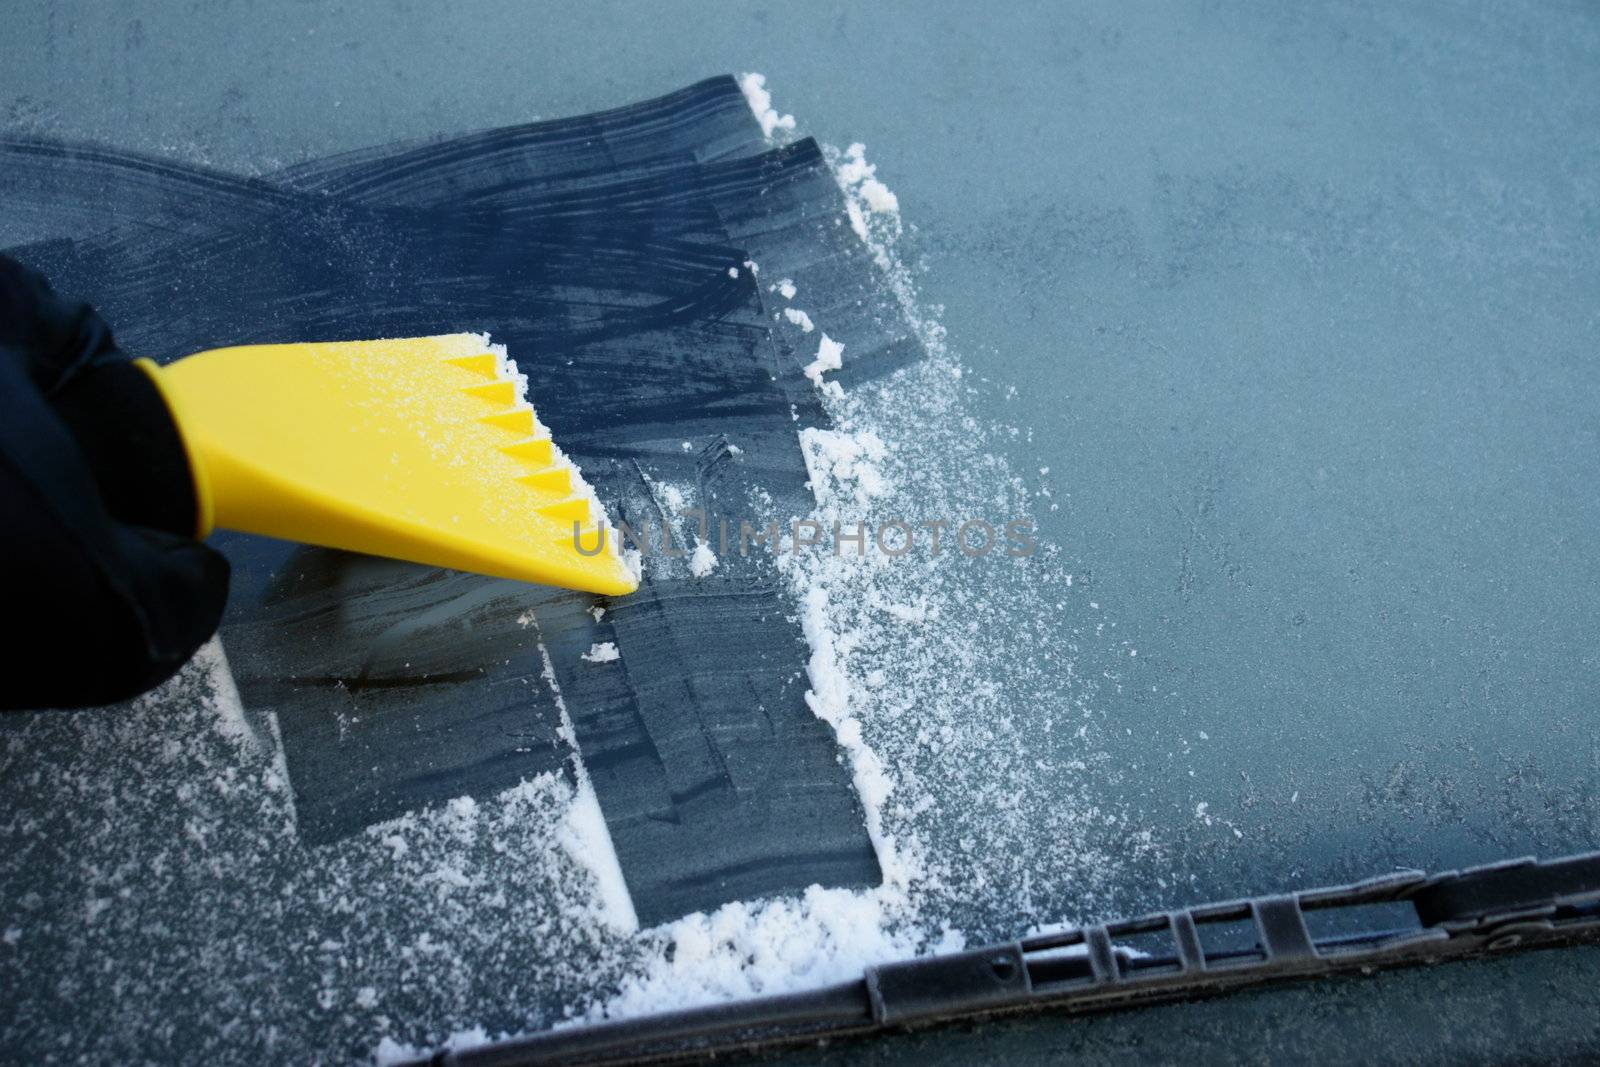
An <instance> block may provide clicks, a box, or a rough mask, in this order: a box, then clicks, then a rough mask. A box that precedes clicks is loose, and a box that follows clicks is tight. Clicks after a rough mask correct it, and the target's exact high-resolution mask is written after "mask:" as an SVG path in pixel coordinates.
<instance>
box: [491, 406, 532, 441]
mask: <svg viewBox="0 0 1600 1067" xmlns="http://www.w3.org/2000/svg"><path fill="white" fill-rule="evenodd" d="M479 421H480V422H484V423H487V424H488V425H490V426H497V427H499V428H500V429H502V430H509V431H510V432H512V433H514V434H516V435H517V436H519V437H532V436H533V409H532V408H517V409H516V410H514V411H498V412H495V413H494V414H493V415H485V416H483V418H481V419H480V420H479Z"/></svg>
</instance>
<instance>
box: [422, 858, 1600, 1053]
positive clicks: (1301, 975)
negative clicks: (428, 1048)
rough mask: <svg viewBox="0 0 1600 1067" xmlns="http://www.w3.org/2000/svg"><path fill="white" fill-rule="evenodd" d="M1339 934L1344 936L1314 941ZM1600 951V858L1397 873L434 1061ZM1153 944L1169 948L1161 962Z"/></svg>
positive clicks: (765, 1035)
mask: <svg viewBox="0 0 1600 1067" xmlns="http://www.w3.org/2000/svg"><path fill="white" fill-rule="evenodd" d="M1374 905H1378V906H1384V907H1383V908H1381V909H1380V910H1383V912H1384V921H1383V922H1382V923H1381V924H1378V925H1375V926H1374V927H1373V928H1371V929H1363V928H1361V920H1362V919H1363V918H1364V917H1365V915H1366V914H1368V913H1370V911H1371V910H1372V908H1373V906H1374ZM1363 909H1366V910H1365V911H1363ZM1396 914H1399V916H1400V917H1401V920H1402V921H1401V922H1400V923H1398V924H1396V923H1395V921H1394V917H1395V915H1396ZM1352 923H1354V924H1355V928H1354V929H1352V928H1351V926H1352ZM1330 928H1338V929H1334V930H1332V932H1328V933H1320V934H1317V935H1313V933H1312V931H1313V930H1314V929H1315V930H1327V929H1330ZM1223 933H1232V934H1234V939H1233V943H1226V942H1224V941H1219V940H1218V935H1220V934H1223ZM1594 941H1600V852H1591V853H1585V854H1582V855H1576V856H1567V857H1563V858H1561V859H1555V860H1547V861H1545V862H1542V863H1541V862H1539V861H1537V860H1534V859H1532V858H1523V859H1515V860H1508V861H1505V862H1501V863H1494V864H1488V865H1486V866H1481V867H1471V868H1467V869H1465V870H1460V871H1447V872H1444V873H1442V874H1435V875H1428V874H1425V873H1424V872H1422V871H1397V872H1394V873H1392V874H1385V875H1380V876H1378V877H1375V878H1370V879H1367V880H1366V881H1362V882H1356V883H1352V884H1349V885H1342V886H1333V887H1329V888H1322V889H1310V890H1302V891H1299V892H1294V893H1287V894H1282V895H1276V896H1263V897H1253V898H1248V899H1243V900H1234V901H1228V902H1225V903H1220V904H1205V905H1201V906H1198V907H1193V908H1184V909H1180V910H1177V911H1168V912H1160V913H1156V914H1153V915H1146V916H1143V917H1141V918H1137V919H1127V920H1119V921H1116V922H1110V923H1097V924H1091V925H1088V926H1082V927H1077V928H1074V929H1069V930H1062V931H1060V932H1057V933H1049V934H1041V935H1036V936H1032V937H1027V938H1023V939H1020V940H1017V941H1011V942H1006V943H1002V944H996V945H990V946H988V947H986V948H979V949H973V950H970V951H965V952H958V953H953V954H950V955H944V956H930V957H922V958H918V959H911V960H905V961H903V962H899V963H890V964H884V965H882V966H878V967H872V968H869V969H868V970H867V972H866V973H865V974H864V975H863V976H862V977H861V978H860V979H858V980H855V981H851V982H842V983H839V984H837V985H831V986H826V987H823V988H821V989H815V990H810V991H807V992H803V993H792V994H786V995H783V996H774V997H762V998H756V999H750V1000H742V1001H734V1002H731V1003H727V1004H718V1005H714V1006H710V1007H704V1008H694V1009H689V1010H686V1011H675V1012H665V1013H662V1014H659V1015H650V1016H643V1017H640V1018H636V1019H627V1020H622V1021H618V1022H609V1023H600V1024H597V1025H593V1026H584V1027H572V1028H570V1029H562V1030H556V1031H550V1032H546V1033H540V1034H534V1035H530V1036H526V1037H519V1038H514V1039H510V1040H505V1041H500V1042H496V1043H492V1044H488V1045H483V1046H480V1047H478V1048H474V1049H464V1050H461V1051H456V1052H450V1051H441V1052H439V1053H437V1054H435V1055H434V1056H433V1057H432V1059H431V1060H428V1061H423V1062H431V1063H434V1064H439V1065H446V1064H448V1065H452V1067H513V1065H516V1067H524V1065H543V1064H557V1063H561V1064H572V1063H584V1064H608V1065H609V1064H632V1063H659V1062H672V1061H678V1060H686V1059H696V1058H700V1057H704V1056H707V1055H711V1054H723V1055H726V1054H728V1053H731V1052H740V1051H753V1050H755V1049H759V1048H767V1047H771V1046H777V1045H794V1044H805V1043H809V1042H815V1041H821V1040H832V1039H837V1038H842V1037H852V1036H863V1035H867V1034H873V1033H879V1032H884V1031H893V1030H902V1029H915V1028H921V1027H926V1026H933V1025H938V1024H941V1023H945V1022H950V1021H953V1020H958V1019H960V1020H966V1019H975V1018H983V1017H992V1016H999V1015H1014V1014H1021V1013H1026V1012H1036V1011H1045V1010H1052V1011H1064V1012H1069V1013H1086V1012H1093V1011H1105V1010H1109V1009H1112V1008H1122V1007H1128V1006H1131V1005H1142V1004H1152V1003H1159V1002H1162V1001H1171V1000H1181V999H1188V998H1192V997H1198V996H1208V995H1215V994H1219V993H1224V992H1229V991H1232V990H1235V989H1242V988H1247V987H1250V986H1258V985H1263V984H1267V983H1274V982H1285V981H1295V980H1302V979H1307V978H1320V977H1325V976H1329V975H1338V974H1348V973H1361V974H1370V973H1372V972H1374V971H1376V970H1378V969H1382V968H1389V967H1402V966H1408V965H1414V964H1420V963H1436V962H1441V961H1445V960H1458V959H1468V958H1471V957H1473V956H1480V955H1484V954H1486V953H1491V952H1501V951H1506V950H1516V949H1529V948H1548V947H1556V946H1559V945H1569V944H1577V943H1582V942H1594ZM1153 942H1154V943H1159V944H1162V945H1165V946H1167V947H1166V949H1165V950H1164V951H1147V950H1146V949H1147V948H1148V946H1149V945H1150V944H1152V943H1153Z"/></svg>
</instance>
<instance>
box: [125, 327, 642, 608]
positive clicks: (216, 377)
mask: <svg viewBox="0 0 1600 1067" xmlns="http://www.w3.org/2000/svg"><path fill="white" fill-rule="evenodd" d="M139 365H140V367H141V368H142V369H143V370H144V371H145V372H146V373H148V374H149V375H150V377H151V378H152V379H153V380H154V381H155V383H156V385H157V387H158V388H159V389H160V391H161V393H162V396H163V397H164V398H165V400H166V402H167V406H168V408H169V409H170V410H171V412H172V415H173V420H174V422H176V423H177V425H178V429H179V432H180V434H181V435H182V437H183V441H184V446H185V448H186V449H187V451H188V455H189V465H190V469H191V471H192V472H193V474H194V479H195V485H196V495H197V497H198V500H199V504H200V506H199V509H198V510H199V513H200V526H201V529H200V531H199V533H200V535H201V536H204V535H205V534H207V533H208V532H210V530H211V529H212V527H213V526H219V527H223V528H226V529H231V530H239V531H243V532H246V533H257V534H265V535H267V536H271V537H281V538H285V539H288V540H295V541H304V542H307V543H310V544H317V545H324V546H327V547H330V548H343V549H349V550H351V551H356V552H365V553H369V554H371V555H380V556H391V557H394V558H396V559H404V560H411V561H413V562H416V563H426V564H431V565H435V566H440V567H450V568H453V569H456V570H464V571H472V572H475V573H480V574H487V575H493V576H495V577H501V578H513V579H518V580H521V581H527V582H536V583H539V584H543V585H557V586H563V587H566V588H570V589H583V590H587V591H589V592H594V593H605V594H612V595H620V594H624V593H631V592H632V591H633V590H634V589H635V588H636V587H637V586H638V579H637V577H636V576H635V575H634V574H633V573H632V572H631V571H630V570H629V568H628V567H627V566H626V564H625V563H624V561H623V559H622V558H621V556H620V555H619V553H618V551H617V544H616V537H615V536H614V535H613V533H612V531H611V530H610V529H609V527H608V525H607V522H606V518H605V512H604V510H603V509H602V507H601V506H600V504H599V502H598V501H597V499H596V498H595V495H594V492H593V490H591V489H590V488H589V486H588V485H587V484H586V483H585V482H584V480H583V478H582V476H581V475H580V474H579V472H578V469H577V467H576V466H574V465H573V464H572V463H571V462H570V461H568V460H567V459H566V457H565V456H564V455H563V454H562V452H561V450H560V448H559V447H558V446H557V445H556V444H555V443H554V442H553V441H552V440H551V438H550V433H549V431H548V430H547V429H546V428H545V426H544V424H543V423H541V422H540V420H539V418H538V416H537V415H536V414H535V413H534V410H533V408H532V406H530V405H529V403H528V402H527V400H526V399H525V398H524V392H525V385H526V380H525V379H524V378H522V377H521V376H520V375H519V374H517V372H516V369H515V365H514V364H512V363H511V362H510V361H509V360H507V359H506V357H505V353H504V350H503V349H499V348H497V347H495V346H491V345H489V344H488V341H487V338H485V337H484V336H482V335H480V334H467V333H462V334H449V335H444V336H439V337H412V338H401V339H393V340H380V341H336V342H328V343H316V344H278V345H249V346H244V347H238V348H219V349H214V350H211V351H208V352H200V353H197V354H195V355H192V356H187V357H185V358H183V359H179V360H177V361H175V362H173V363H169V364H167V365H166V366H160V367H158V366H157V365H156V364H155V363H153V362H150V361H148V360H141V361H139Z"/></svg>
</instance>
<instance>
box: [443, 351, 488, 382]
mask: <svg viewBox="0 0 1600 1067" xmlns="http://www.w3.org/2000/svg"><path fill="white" fill-rule="evenodd" d="M445 362H446V363H448V364H450V365H451V366H452V367H460V368H461V369H462V370H465V371H471V372H472V373H473V374H477V375H481V376H482V377H485V378H498V377H500V359H499V357H498V356H496V355H494V354H493V353H491V352H485V353H484V354H482V355H479V356H457V357H456V358H455V359H447V360H445Z"/></svg>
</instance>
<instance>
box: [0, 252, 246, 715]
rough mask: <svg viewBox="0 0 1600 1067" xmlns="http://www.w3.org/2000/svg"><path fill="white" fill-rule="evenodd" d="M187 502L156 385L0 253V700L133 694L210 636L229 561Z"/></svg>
mask: <svg viewBox="0 0 1600 1067" xmlns="http://www.w3.org/2000/svg"><path fill="white" fill-rule="evenodd" d="M196 507H197V505H196V500H195V493H194V483H193V480H192V478H191V475H190V472H189V462H188V458H187V456H186V455H185V453H184V449H183V441H182V438H181V437H179V435H178V431H177V428H176V426H174V424H173V422H172V419H171V417H170V416H169V415H168V414H167V408H166V404H165V403H164V402H163V401H162V399H161V396H160V394H159V393H158V392H157V391H156V388H155V385H154V383H152V382H151V381H150V380H149V379H148V378H147V377H145V375H144V373H143V372H142V371H140V370H139V369H138V368H137V367H135V366H133V364H132V363H131V361H130V360H129V357H128V356H127V355H125V354H124V353H123V352H122V351H121V350H120V349H118V348H117V346H116V342H115V341H113V340H112V337H111V331H110V330H109V329H108V328H107V327H106V324H105V323H104V322H103V321H102V320H101V319H100V317H99V316H98V315H96V314H95V312H94V310H93V309H92V308H90V307H88V306H87V305H84V304H73V303H69V302H67V301H64V300H62V299H61V298H60V297H58V296H57V295H56V294H55V293H54V292H53V291H52V290H51V288H50V285H49V283H48V282H46V281H45V280H44V278H43V277H42V276H41V275H39V274H38V273H37V272H35V271H33V270H30V269H29V268H27V267H25V266H23V265H22V264H20V263H18V262H16V261H15V260H12V259H9V258H7V257H5V256H0V511H3V514H4V524H3V526H0V575H3V579H0V588H3V589H4V604H5V608H6V613H7V626H6V633H5V635H4V636H3V637H0V707H4V708H41V707H86V706H91V705H96V704H108V703H112V702H114V701H118V700H125V699H127V698H129V697H133V696H137V695H138V694H140V693H143V692H144V691H145V690H147V689H150V688H152V687H154V686H156V685H159V684H160V683H161V682H163V681H165V680H166V679H167V678H169V677H171V676H172V675H173V674H174V673H175V672H176V671H177V669H178V668H179V667H181V666H182V665H183V664H184V662H185V661H187V660H188V658H189V657H190V656H191V655H192V654H193V653H194V651H195V649H197V648H199V647H200V645H201V644H203V643H204V642H205V641H206V639H207V638H209V637H210V636H211V635H212V634H213V633H214V632H216V628H217V623H218V622H219V621H220V620H221V618H222V609H223V605H224V603H225V602H226V599H227V591H228V561H227V560H226V559H224V558H223V557H222V555H221V554H220V553H218V552H216V551H214V550H212V549H210V548H208V547H206V546H205V545H203V544H201V543H200V542H198V541H197V540H195V536H194V535H195V532H196V529H197V525H198V523H197V517H196Z"/></svg>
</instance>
